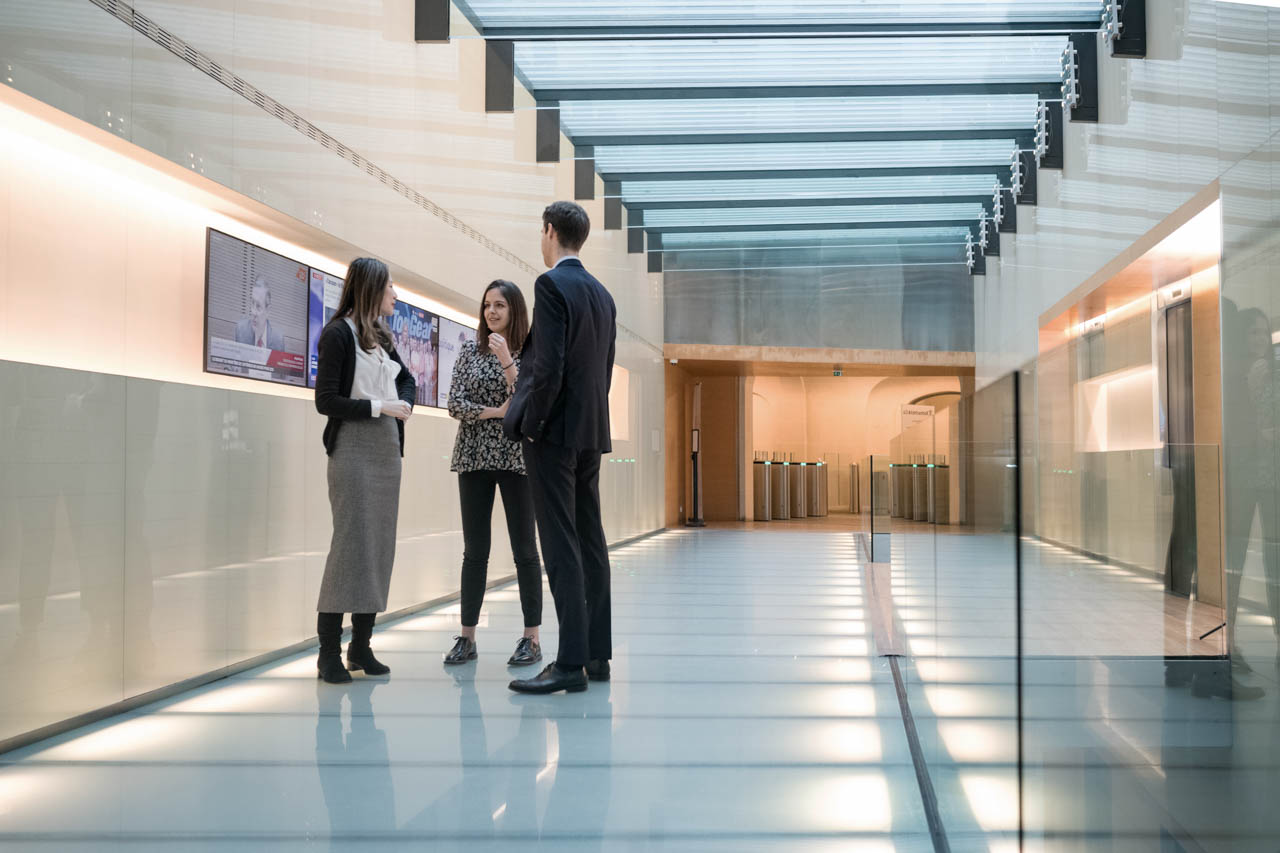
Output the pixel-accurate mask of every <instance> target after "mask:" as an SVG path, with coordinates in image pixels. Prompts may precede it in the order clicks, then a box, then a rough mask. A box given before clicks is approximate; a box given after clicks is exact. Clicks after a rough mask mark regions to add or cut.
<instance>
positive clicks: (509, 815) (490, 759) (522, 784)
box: [405, 664, 547, 849]
mask: <svg viewBox="0 0 1280 853" xmlns="http://www.w3.org/2000/svg"><path fill="white" fill-rule="evenodd" d="M442 666H444V665H443V664H442ZM444 668H445V670H446V671H447V672H449V674H450V675H452V676H453V681H454V685H455V686H456V687H457V688H458V752H459V758H460V760H461V764H462V778H461V779H460V780H459V781H458V784H456V785H454V786H453V787H451V788H449V789H448V790H447V791H445V792H443V793H442V794H441V795H440V796H439V797H437V798H436V799H435V800H434V801H432V802H431V803H429V804H427V805H426V806H425V807H424V808H423V809H422V811H421V812H419V813H418V814H417V815H416V816H415V817H413V818H412V819H411V820H409V821H408V822H407V823H406V824H405V829H406V830H410V831H414V832H422V833H437V834H440V833H450V834H463V835H466V836H467V837H468V838H469V839H470V838H490V837H500V836H503V835H513V834H527V833H528V832H529V831H530V830H531V829H533V828H536V827H537V825H538V817H537V809H538V797H537V785H538V774H540V773H543V772H544V770H545V766H544V765H543V764H541V763H539V761H538V760H537V759H536V757H537V756H544V755H547V725H546V719H545V715H543V714H539V713H537V709H533V708H527V709H525V710H523V711H522V712H521V715H520V725H519V727H518V729H517V731H516V734H515V736H514V737H513V738H511V740H510V741H509V742H507V743H504V744H501V745H499V746H497V747H496V748H495V749H494V751H493V754H492V755H490V752H489V749H490V746H489V733H488V730H487V728H486V726H485V720H484V711H483V709H482V707H481V705H480V696H479V694H478V693H477V692H476V683H475V667H471V666H468V667H457V668H453V667H448V666H444ZM504 775H505V777H506V778H505V782H506V784H505V785H504V784H502V783H503V781H504V779H503V776H504ZM486 849H487V848H486Z"/></svg>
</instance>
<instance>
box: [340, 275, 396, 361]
mask: <svg viewBox="0 0 1280 853" xmlns="http://www.w3.org/2000/svg"><path fill="white" fill-rule="evenodd" d="M390 279H391V274H390V273H389V272H388V271H387V265H386V264H384V263H383V262H382V261H380V260H378V259H377V258H356V259H355V260H354V261H352V262H351V265H350V266H349V267H347V278H346V280H345V281H343V282H342V297H341V298H340V299H339V300H338V310H337V311H336V312H335V313H334V315H333V319H332V320H330V321H329V322H330V323H340V322H342V320H344V319H345V318H347V317H350V318H351V320H352V321H353V322H354V323H355V324H356V338H357V339H358V340H359V341H360V346H361V347H362V348H363V349H365V350H372V349H374V348H375V347H377V346H379V345H380V346H382V348H383V349H385V350H386V351H387V352H391V350H392V349H393V348H394V344H393V343H392V340H391V332H390V330H388V329H387V325H386V323H384V322H382V315H381V311H382V294H383V293H384V292H385V291H386V289H387V282H388V281H389V280H390Z"/></svg>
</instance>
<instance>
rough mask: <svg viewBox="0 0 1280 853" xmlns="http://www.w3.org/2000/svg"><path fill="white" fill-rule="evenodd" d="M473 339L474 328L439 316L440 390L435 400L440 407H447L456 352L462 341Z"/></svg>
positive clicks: (456, 358) (460, 347) (456, 359)
mask: <svg viewBox="0 0 1280 853" xmlns="http://www.w3.org/2000/svg"><path fill="white" fill-rule="evenodd" d="M475 339H476V330H475V329H473V328H471V327H470V326H464V325H462V324H461V323H455V322H453V321H452V320H450V319H449V318H447V317H441V318H440V370H439V377H440V382H439V385H440V390H439V394H438V396H437V400H438V401H439V402H438V405H439V406H440V408H442V409H447V408H449V385H450V383H452V381H453V366H454V364H456V363H457V361H458V353H460V352H461V351H462V345H463V344H464V343H466V342H467V341H474V340H475Z"/></svg>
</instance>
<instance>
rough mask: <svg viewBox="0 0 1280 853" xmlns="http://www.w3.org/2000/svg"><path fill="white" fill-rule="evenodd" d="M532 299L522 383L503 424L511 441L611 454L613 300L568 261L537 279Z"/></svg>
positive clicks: (574, 261) (579, 265)
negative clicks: (538, 442) (524, 440)
mask: <svg viewBox="0 0 1280 853" xmlns="http://www.w3.org/2000/svg"><path fill="white" fill-rule="evenodd" d="M534 300H535V301H534V303H533V326H532V328H531V329H530V331H529V338H528V339H527V340H526V341H525V344H524V354H523V361H522V363H521V365H520V378H519V380H518V381H517V383H516V392H515V395H514V396H513V397H512V398H511V405H510V406H509V407H508V408H507V416H506V418H505V419H504V421H503V427H504V429H505V431H506V434H507V437H508V438H510V439H511V440H513V441H519V440H521V439H523V438H531V439H534V440H535V441H546V442H549V443H550V444H555V445H559V446H560V447H567V448H572V449H574V450H599V451H600V452H602V453H608V452H610V451H611V450H612V449H613V446H612V444H611V443H610V440H609V386H610V384H611V383H612V380H613V357H614V344H615V337H616V335H617V328H616V326H615V322H616V320H617V313H618V310H617V308H616V307H615V306H614V304H613V297H612V296H610V295H609V291H607V290H605V288H604V285H602V284H601V283H600V282H598V281H596V279H595V277H594V276H593V275H591V273H589V272H587V271H586V269H585V268H584V267H583V266H582V262H581V261H579V260H577V259H576V258H571V259H569V260H567V261H565V262H563V263H562V264H560V265H559V266H558V267H556V268H555V269H552V270H548V271H547V272H545V273H543V274H542V275H540V276H538V280H537V282H536V283H535V284H534Z"/></svg>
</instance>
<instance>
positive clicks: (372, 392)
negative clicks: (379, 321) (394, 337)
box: [345, 317, 400, 418]
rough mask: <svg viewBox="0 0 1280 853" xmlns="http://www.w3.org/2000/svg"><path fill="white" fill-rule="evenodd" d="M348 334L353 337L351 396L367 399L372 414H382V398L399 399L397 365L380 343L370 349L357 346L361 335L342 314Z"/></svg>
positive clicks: (351, 321)
mask: <svg viewBox="0 0 1280 853" xmlns="http://www.w3.org/2000/svg"><path fill="white" fill-rule="evenodd" d="M345 319H346V321H347V326H348V327H350V329H351V335H352V337H354V338H355V339H356V375H355V378H354V379H352V380H351V399H353V400H369V401H370V404H369V405H370V408H371V410H372V415H373V417H375V418H376V417H380V416H381V415H382V403H383V401H384V400H398V399H399V398H400V395H399V392H397V391H396V377H397V376H399V375H400V365H398V364H396V362H395V360H394V359H392V358H391V356H389V355H387V351H386V350H384V349H383V348H382V347H374V349H373V351H372V352H370V351H368V350H366V349H364V347H362V346H360V336H359V334H357V333H356V324H355V321H353V320H352V319H351V318H350V317H347V318H345Z"/></svg>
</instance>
